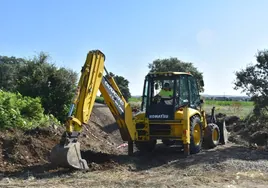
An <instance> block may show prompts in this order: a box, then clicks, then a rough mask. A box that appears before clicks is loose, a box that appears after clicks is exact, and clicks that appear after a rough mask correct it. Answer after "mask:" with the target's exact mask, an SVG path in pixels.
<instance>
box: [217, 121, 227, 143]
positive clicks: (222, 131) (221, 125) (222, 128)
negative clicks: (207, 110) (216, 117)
mask: <svg viewBox="0 0 268 188" xmlns="http://www.w3.org/2000/svg"><path fill="white" fill-rule="evenodd" d="M217 124H218V126H219V129H220V141H219V142H220V144H222V145H225V144H226V143H227V142H228V131H227V128H226V124H225V120H223V122H219V123H217Z"/></svg>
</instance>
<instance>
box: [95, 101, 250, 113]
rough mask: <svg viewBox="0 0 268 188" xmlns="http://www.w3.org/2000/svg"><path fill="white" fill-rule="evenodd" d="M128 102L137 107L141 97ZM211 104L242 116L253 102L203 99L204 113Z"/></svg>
mask: <svg viewBox="0 0 268 188" xmlns="http://www.w3.org/2000/svg"><path fill="white" fill-rule="evenodd" d="M96 102H100V103H103V102H104V99H103V98H102V97H97V98H96ZM129 103H130V105H131V106H132V107H139V106H140V104H141V98H140V97H139V98H135V97H132V98H130V99H129ZM213 106H215V108H216V113H223V114H227V115H236V116H239V117H240V118H244V117H245V116H247V115H248V114H249V113H250V112H251V111H252V109H253V102H251V101H217V100H205V103H204V106H203V107H204V109H205V111H206V113H210V112H211V109H212V107H213Z"/></svg>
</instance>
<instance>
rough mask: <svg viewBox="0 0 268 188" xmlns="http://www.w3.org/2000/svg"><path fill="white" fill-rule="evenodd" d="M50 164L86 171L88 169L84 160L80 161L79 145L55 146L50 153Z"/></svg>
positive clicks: (77, 143) (76, 143)
mask: <svg viewBox="0 0 268 188" xmlns="http://www.w3.org/2000/svg"><path fill="white" fill-rule="evenodd" d="M50 161H51V163H52V164H54V165H56V166H61V167H67V168H74V169H79V170H88V169H89V167H88V165H87V162H86V160H85V159H82V157H81V152H80V143H79V142H75V143H69V144H68V145H61V144H58V145H56V146H55V147H54V148H53V149H52V150H51V153H50Z"/></svg>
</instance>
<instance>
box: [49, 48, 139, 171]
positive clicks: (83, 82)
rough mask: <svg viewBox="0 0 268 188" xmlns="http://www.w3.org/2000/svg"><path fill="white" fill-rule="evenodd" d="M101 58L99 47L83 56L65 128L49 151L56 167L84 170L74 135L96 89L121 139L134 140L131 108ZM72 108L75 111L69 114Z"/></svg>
mask: <svg viewBox="0 0 268 188" xmlns="http://www.w3.org/2000/svg"><path fill="white" fill-rule="evenodd" d="M104 61H105V56H104V54H103V53H102V52H101V51H99V50H94V51H90V52H89V53H88V55H87V58H86V62H85V64H84V66H83V68H82V70H81V76H80V80H79V83H78V87H77V93H76V95H75V98H74V100H73V104H72V106H71V108H70V112H69V114H68V120H67V121H66V125H65V126H66V131H65V133H64V135H63V136H62V139H61V141H60V143H59V144H58V145H56V146H55V147H54V148H53V149H52V151H51V155H50V161H51V162H52V163H53V164H55V165H57V166H63V167H71V168H76V169H88V165H87V162H86V160H85V159H82V158H81V152H80V143H79V142H78V136H79V133H80V131H81V129H82V126H83V125H86V124H88V121H89V119H90V115H91V112H92V108H93V105H94V103H95V99H96V96H97V92H98V90H99V91H100V92H101V94H102V95H103V97H104V100H105V102H106V104H107V106H108V107H109V109H110V111H111V112H112V114H113V116H114V118H115V120H116V122H117V124H118V125H119V130H120V133H121V136H122V139H123V140H124V141H128V142H130V143H131V142H132V141H133V140H134V136H135V127H134V126H133V122H132V110H131V107H130V105H129V104H128V103H127V102H126V100H125V99H124V97H123V95H122V93H121V92H120V90H119V88H118V86H117V84H116V82H115V80H114V79H113V77H111V76H110V75H109V73H108V71H107V70H106V69H105V67H104ZM104 71H105V72H106V75H105V76H104V74H103V73H104ZM74 108H75V113H74V115H72V114H73V110H74Z"/></svg>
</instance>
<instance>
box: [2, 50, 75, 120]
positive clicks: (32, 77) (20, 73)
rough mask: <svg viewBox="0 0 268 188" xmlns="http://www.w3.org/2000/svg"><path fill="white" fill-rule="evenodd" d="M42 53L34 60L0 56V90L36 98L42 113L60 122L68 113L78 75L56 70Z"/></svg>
mask: <svg viewBox="0 0 268 188" xmlns="http://www.w3.org/2000/svg"><path fill="white" fill-rule="evenodd" d="M48 60H49V55H47V54H45V53H43V52H41V53H40V54H38V55H37V56H35V57H34V58H33V59H22V58H15V57H6V56H0V73H1V76H0V88H1V89H2V90H5V91H10V92H19V93H20V94H21V95H23V96H29V97H33V98H35V97H39V98H40V100H41V104H42V106H43V107H44V113H45V114H53V115H54V116H55V117H56V118H57V119H59V120H60V121H63V120H64V119H65V117H66V115H67V113H68V107H69V106H70V103H71V100H72V97H73V94H74V91H75V86H76V82H77V74H76V73H75V72H73V71H71V70H68V69H65V68H57V67H56V66H54V65H53V64H52V63H50V62H49V61H48Z"/></svg>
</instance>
